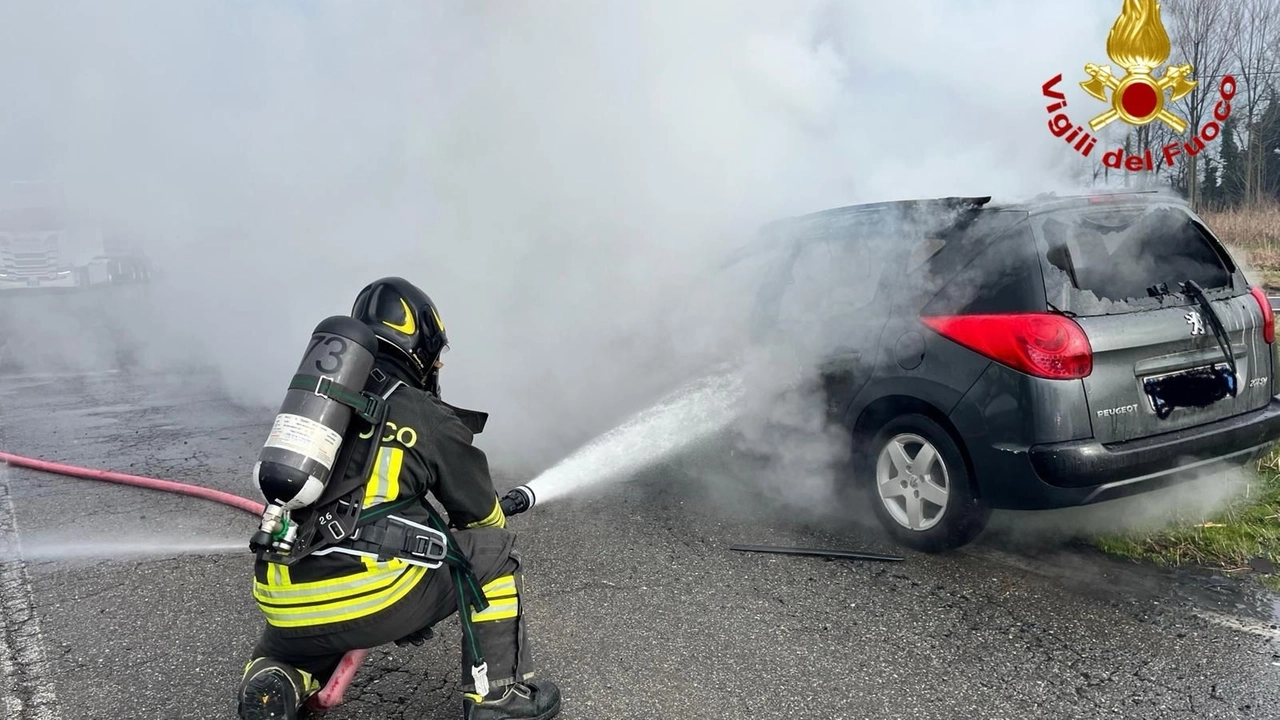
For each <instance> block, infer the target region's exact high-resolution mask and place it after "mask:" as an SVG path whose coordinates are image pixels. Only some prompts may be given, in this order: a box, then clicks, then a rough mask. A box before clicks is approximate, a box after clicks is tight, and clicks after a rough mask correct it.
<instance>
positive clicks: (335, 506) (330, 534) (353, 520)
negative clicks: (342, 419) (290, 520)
mask: <svg viewBox="0 0 1280 720" xmlns="http://www.w3.org/2000/svg"><path fill="white" fill-rule="evenodd" d="M302 377H306V376H303V375H299V376H296V377H295V378H294V381H295V383H297V382H298V378H302ZM370 378H371V380H372V383H373V388H372V390H373V392H369V391H365V392H362V393H360V394H359V396H360V397H364V398H366V399H369V400H370V402H369V403H368V404H367V406H368V407H369V408H372V413H373V415H372V417H366V416H365V415H364V414H361V415H360V418H361V419H362V420H364V421H365V422H364V427H365V428H379V427H381V426H382V425H383V423H385V422H386V418H387V407H388V405H387V402H386V401H387V400H388V399H389V398H390V397H391V394H392V393H394V392H395V391H396V390H398V389H399V388H400V386H402V385H404V383H403V382H401V381H399V380H395V379H393V378H390V377H388V376H387V375H386V374H385V373H383V372H382V371H381V370H378V369H377V368H375V369H374V370H373V372H372V373H371V374H370ZM335 387H336V388H337V389H336V390H335ZM306 389H308V390H309V389H311V386H308V387H307V388H306ZM325 389H326V390H327V391H328V392H330V393H344V392H347V390H346V389H344V388H343V387H342V386H338V385H336V384H334V385H330V386H327V387H326V388H325ZM378 391H381V393H379V392H378ZM335 399H338V398H335ZM339 402H342V400H341V399H339ZM343 404H347V405H348V407H351V405H350V404H348V403H345V402H344V403H343ZM353 409H354V408H353ZM360 425H361V424H360V423H356V427H353V428H350V429H348V430H347V436H348V438H350V441H348V442H346V443H344V445H343V447H342V450H341V451H340V455H339V458H338V462H337V463H336V464H335V466H334V470H335V472H334V473H333V474H332V475H331V476H330V477H331V480H330V484H329V485H328V487H326V488H325V490H324V492H323V493H322V494H321V495H320V498H319V499H318V500H317V501H316V502H315V504H314V505H312V506H311V507H310V508H305V509H304V510H306V512H302V511H299V512H296V513H295V520H296V522H298V536H297V541H296V543H295V544H294V546H293V549H292V551H291V552H290V553H289V560H290V562H294V561H297V560H300V559H301V558H304V557H306V556H307V555H310V554H312V553H313V552H315V551H316V550H319V549H321V548H324V547H326V546H329V545H333V544H334V543H338V542H341V541H342V540H343V539H345V538H346V537H348V536H349V535H350V534H351V533H352V532H353V531H354V530H355V529H356V527H357V526H358V524H359V523H360V516H361V511H362V507H361V505H362V504H363V501H364V488H365V485H366V484H367V483H368V480H369V473H371V472H372V471H373V467H374V464H375V463H376V462H377V457H378V454H377V452H376V451H377V447H378V443H379V439H378V437H379V436H378V433H377V432H374V433H373V434H372V435H370V437H369V438H367V439H365V440H360V438H359V435H360V433H361V432H363V430H357V428H358V427H360ZM361 446H363V447H364V449H365V456H364V462H362V463H361V467H360V469H359V470H358V471H356V472H351V462H352V458H353V456H354V453H355V451H356V450H357V449H358V448H360V447H361ZM414 501H416V498H407V499H405V500H404V502H401V501H397V502H398V503H401V504H398V505H396V504H395V503H391V505H395V507H385V506H379V507H378V508H376V509H377V510H379V511H380V512H379V513H378V514H377V515H375V516H374V517H373V518H372V519H371V520H370V521H369V522H372V521H373V520H376V519H377V518H378V517H381V516H382V515H383V514H385V513H386V512H391V511H392V510H394V509H398V508H400V507H404V506H405V505H407V504H408V503H409V502H414ZM384 508H385V509H384ZM366 524H367V523H366Z"/></svg>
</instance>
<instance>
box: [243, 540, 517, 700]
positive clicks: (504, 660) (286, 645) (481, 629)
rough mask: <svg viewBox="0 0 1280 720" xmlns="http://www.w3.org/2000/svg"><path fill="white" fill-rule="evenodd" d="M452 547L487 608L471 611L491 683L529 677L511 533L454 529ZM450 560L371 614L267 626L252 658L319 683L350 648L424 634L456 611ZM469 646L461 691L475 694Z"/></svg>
mask: <svg viewBox="0 0 1280 720" xmlns="http://www.w3.org/2000/svg"><path fill="white" fill-rule="evenodd" d="M452 532H453V536H454V537H455V538H456V539H457V542H458V547H459V549H461V550H462V552H463V553H464V554H466V555H467V556H468V557H469V558H470V560H471V566H472V571H473V572H474V573H475V576H476V580H477V581H478V582H479V583H480V585H481V586H482V588H483V590H484V594H485V598H486V599H487V600H488V601H489V607H488V609H486V610H485V611H484V612H479V613H476V612H473V611H472V610H471V608H470V607H469V606H467V607H465V609H464V610H463V612H469V613H471V619H472V627H473V628H474V631H475V637H476V643H477V645H479V648H480V653H481V655H482V656H483V659H484V662H485V663H487V665H488V670H489V685H490V687H491V688H493V689H494V690H498V691H500V690H501V689H502V688H504V687H505V686H507V685H511V684H512V683H516V682H521V681H524V680H528V679H530V678H532V677H533V673H532V672H530V671H529V667H530V666H529V657H528V648H527V646H526V641H525V622H524V609H523V608H522V607H521V606H520V605H521V599H522V597H523V595H524V577H523V575H522V573H521V565H520V558H519V555H518V553H517V552H516V550H515V547H514V545H515V534H514V533H513V532H511V531H510V530H507V529H504V528H493V527H489V528H475V529H470V530H455V531H452ZM450 572H451V571H450V568H449V566H448V565H442V566H440V567H439V568H436V569H434V570H431V571H429V572H428V573H427V576H426V577H425V578H424V579H423V580H422V581H421V582H419V583H418V585H417V586H416V587H414V588H413V590H411V591H409V593H408V594H407V595H405V597H404V599H402V600H400V601H399V602H397V603H396V604H395V605H393V606H391V607H389V608H387V609H386V610H383V611H381V612H379V613H377V614H375V615H371V616H369V617H367V618H361V619H359V620H353V621H349V622H345V623H337V624H334V625H333V626H330V627H325V626H319V627H313V628H278V627H275V626H273V625H271V624H267V626H266V628H265V629H264V630H263V632H262V636H261V638H260V639H259V640H258V643H257V646H256V647H255V648H254V650H253V659H255V660H256V659H259V658H270V659H272V660H277V661H279V662H283V663H285V664H287V665H290V666H292V667H294V668H296V669H298V670H301V671H303V672H305V673H307V674H309V675H310V676H311V677H312V678H313V679H314V680H315V681H316V682H317V683H318V684H319V685H320V686H323V685H324V684H325V683H327V682H328V680H329V678H330V677H331V676H332V675H333V673H334V671H335V670H336V669H337V667H338V663H339V662H340V661H341V660H342V656H343V655H345V654H346V653H347V652H349V651H351V650H358V649H372V648H375V647H378V646H381V645H386V644H388V643H392V642H395V641H397V640H401V639H404V638H407V637H409V636H411V635H414V634H415V633H419V632H425V631H426V630H429V629H431V627H432V626H434V625H435V624H437V623H439V622H440V621H442V620H445V619H447V618H449V617H450V616H452V615H453V613H455V612H458V611H459V600H458V597H457V591H456V590H455V589H454V583H453V580H452V576H451V575H450ZM474 665H475V662H474V660H473V658H472V654H471V648H470V647H469V644H468V643H467V642H466V640H465V638H464V639H463V642H462V675H461V678H462V679H461V681H460V682H461V686H460V689H461V690H462V692H465V693H474V692H475V681H474V680H473V678H472V676H471V668H472V667H473V666H474Z"/></svg>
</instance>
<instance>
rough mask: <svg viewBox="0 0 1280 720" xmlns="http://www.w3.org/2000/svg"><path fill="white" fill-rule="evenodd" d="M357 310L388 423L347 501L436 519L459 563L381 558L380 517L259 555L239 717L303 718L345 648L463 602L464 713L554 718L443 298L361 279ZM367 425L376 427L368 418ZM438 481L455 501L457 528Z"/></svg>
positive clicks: (391, 531)
mask: <svg viewBox="0 0 1280 720" xmlns="http://www.w3.org/2000/svg"><path fill="white" fill-rule="evenodd" d="M351 315H352V317H355V318H356V319H358V320H360V321H361V322H363V323H364V324H366V325H367V326H369V327H370V328H372V329H373V331H374V333H375V335H376V336H377V338H378V347H379V352H378V354H377V357H376V362H375V366H374V367H375V370H374V371H373V373H371V375H372V378H371V380H370V382H371V383H372V382H374V379H376V378H381V379H382V385H381V386H379V389H382V392H381V393H379V394H380V395H384V396H385V403H386V408H387V415H386V422H385V426H384V427H383V428H382V432H381V437H380V438H378V440H377V441H376V443H375V442H374V441H373V440H372V439H370V440H369V441H368V444H367V445H366V447H368V448H369V450H368V451H366V454H367V452H376V453H377V457H376V458H374V459H373V460H372V461H371V462H369V460H370V459H369V458H368V457H367V456H366V457H364V458H363V462H362V461H358V460H360V458H356V460H357V461H353V462H352V463H351V465H350V467H356V468H363V467H371V468H372V469H371V471H370V472H369V473H368V475H367V482H364V483H363V484H361V483H359V482H358V481H357V487H358V488H359V492H357V493H356V494H354V495H353V496H352V500H349V502H351V501H354V502H359V503H361V510H360V513H361V516H362V517H363V516H365V515H369V516H371V517H372V516H374V515H377V514H378V511H380V510H382V509H384V508H391V507H395V508H396V509H395V513H394V517H396V518H403V520H404V521H407V522H402V523H401V524H400V526H398V527H399V528H400V530H401V531H403V528H406V527H407V528H413V527H422V528H424V529H425V528H427V527H431V526H432V521H433V519H434V520H435V522H437V523H439V524H440V525H441V527H440V530H441V531H442V532H440V533H439V535H440V536H441V539H442V540H445V541H448V542H449V546H450V547H452V548H454V552H453V558H454V560H456V561H457V562H458V563H459V564H456V565H454V564H451V565H448V566H440V567H437V568H430V567H426V566H424V565H422V564H413V562H412V560H413V559H414V558H413V557H410V556H406V557H405V558H396V557H392V558H391V559H388V560H386V561H378V560H377V555H378V554H379V553H373V552H370V551H371V550H377V549H378V548H377V547H374V546H373V545H371V544H374V543H375V541H377V540H378V539H379V538H381V539H382V542H384V543H387V542H390V540H389V539H390V538H392V537H393V536H394V537H396V538H402V537H404V533H403V532H400V534H398V535H397V534H396V532H395V531H396V528H395V527H390V526H385V527H384V526H380V525H379V524H377V523H374V524H372V525H370V526H369V528H370V529H368V530H362V532H361V533H357V534H356V537H357V539H350V538H348V539H347V540H344V541H342V542H338V543H335V544H334V545H333V546H332V547H330V548H326V550H325V551H321V550H317V551H316V552H315V553H314V554H310V555H307V556H305V557H302V558H301V559H299V560H297V561H296V562H295V563H294V564H292V565H289V566H285V565H280V564H276V563H270V562H265V561H263V560H261V559H259V560H258V561H257V563H256V566H255V578H254V583H253V595H254V598H255V599H256V600H257V602H258V605H259V607H260V609H261V611H262V612H263V614H264V615H265V618H266V625H265V627H264V629H263V631H262V634H261V637H260V639H259V640H258V643H257V646H256V647H255V648H254V649H253V652H252V655H251V660H250V662H249V663H248V664H247V665H246V667H245V672H244V675H243V678H242V680H241V683H240V688H239V693H238V703H239V713H240V718H241V719H242V720H259V719H263V718H297V717H298V716H299V712H301V711H302V709H303V706H304V705H305V703H306V700H307V698H308V697H310V696H311V695H312V694H314V693H315V692H317V691H318V690H319V689H320V688H321V687H323V686H324V684H325V683H326V682H327V681H328V679H329V677H330V676H331V675H332V674H333V672H334V671H335V670H336V669H337V666H338V663H339V661H340V660H341V659H342V657H343V655H344V654H345V653H346V652H348V651H350V650H353V649H360V648H374V647H377V646H381V645H385V644H388V643H391V642H395V643H397V644H398V645H407V644H409V643H413V644H421V642H422V641H423V639H424V638H427V637H430V636H431V634H432V633H431V628H432V626H433V625H435V624H436V623H439V622H440V621H441V620H444V619H446V618H448V617H450V616H451V615H452V614H453V613H454V612H458V613H459V615H460V618H459V619H460V620H461V621H462V623H461V624H462V627H463V638H462V676H461V682H460V685H461V687H460V690H461V691H462V694H463V697H462V714H463V717H464V718H466V719H468V720H504V719H507V718H510V719H513V720H514V719H515V718H531V719H532V718H536V719H538V720H549V719H550V718H553V717H555V716H556V714H558V712H559V708H560V691H559V689H558V688H557V687H556V686H555V684H553V683H551V682H548V681H546V680H536V679H534V677H533V673H532V671H531V670H530V666H529V659H528V645H527V642H526V639H525V621H524V610H525V608H524V607H523V605H524V597H523V589H524V580H523V576H522V573H521V563H520V559H519V556H518V554H517V552H516V551H515V549H514V544H515V534H514V533H513V532H512V531H510V530H508V529H507V528H506V516H505V514H504V513H503V511H502V509H501V507H500V506H499V500H498V494H497V492H496V491H495V489H494V486H493V481H492V479H491V478H490V475H489V467H488V461H487V459H486V457H485V454H484V452H483V451H481V450H480V449H479V448H477V447H475V446H474V445H473V444H472V438H473V435H474V433H476V432H479V431H480V430H481V429H483V419H484V416H483V414H482V413H470V412H469V411H463V410H461V409H459V408H454V407H452V406H450V405H447V404H445V403H444V402H443V401H442V400H440V390H439V372H440V368H441V367H442V363H441V362H440V356H441V354H442V353H443V352H444V351H445V350H447V349H448V339H447V336H446V334H445V326H444V324H443V323H442V322H441V320H440V315H439V312H438V310H437V308H436V306H435V304H434V303H433V302H432V301H431V299H430V298H429V297H428V296H427V295H426V294H425V293H424V292H422V291H421V290H420V289H418V288H417V287H415V286H413V285H412V284H410V283H409V282H407V281H405V280H404V279H402V278H394V277H393V278H383V279H381V280H378V281H376V282H373V283H372V284H370V285H368V286H367V287H365V288H364V289H363V290H362V291H361V292H360V293H359V295H358V296H357V297H356V301H355V304H354V307H353V308H352V312H351ZM477 416H479V417H480V420H479V421H478V422H477V420H476V417H477ZM468 423H469V424H470V427H469V426H468ZM350 432H351V433H352V434H355V433H356V432H357V431H356V430H352V431H350ZM363 434H364V435H365V436H368V437H370V438H371V429H369V428H368V427H367V426H366V429H365V430H364V431H363ZM353 452H357V453H358V452H359V451H353ZM352 477H353V478H354V476H352ZM428 495H434V496H435V498H436V499H437V500H438V501H439V503H440V504H441V506H442V507H443V508H444V510H445V513H447V516H448V519H447V528H446V527H443V525H444V523H445V522H446V521H445V520H444V519H443V518H441V517H440V516H439V514H438V512H437V511H436V510H435V509H434V508H432V506H431V505H430V503H429V502H428V500H427V496H428ZM406 503H407V504H406ZM317 512H318V513H321V514H322V512H323V508H321V509H320V511H317ZM316 514H317V513H312V515H311V516H310V517H314V516H315V515H316ZM392 515H393V514H392V513H388V514H387V515H386V517H391V516H392ZM299 522H302V521H299ZM379 528H381V530H380V531H379ZM410 534H412V533H410ZM446 535H447V537H446ZM391 544H395V543H391ZM405 544H406V543H403V542H401V543H399V545H398V547H399V546H403V545H405ZM387 547H390V545H388V546H387ZM393 549H394V548H393ZM382 550H383V551H385V550H386V547H383V548H382ZM361 553H364V554H361ZM468 581H469V582H468ZM468 589H470V590H471V592H467V591H468ZM472 596H482V597H483V602H481V600H480V599H479V598H478V597H472ZM484 605H487V607H483V609H482V610H477V609H476V608H477V607H480V606H484ZM480 656H482V657H483V660H482V661H481V659H480ZM486 686H487V687H486Z"/></svg>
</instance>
